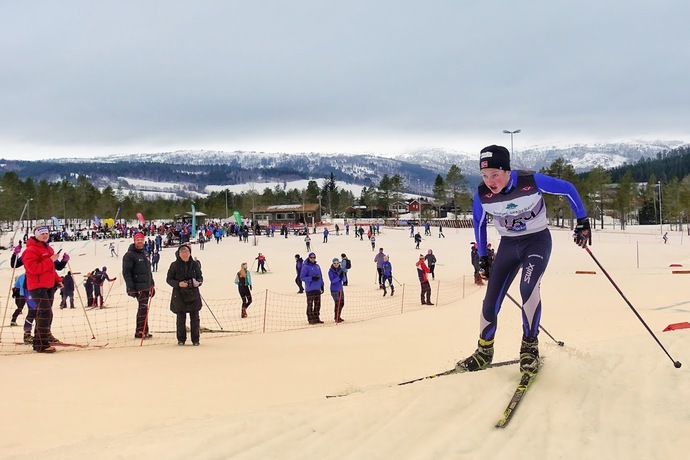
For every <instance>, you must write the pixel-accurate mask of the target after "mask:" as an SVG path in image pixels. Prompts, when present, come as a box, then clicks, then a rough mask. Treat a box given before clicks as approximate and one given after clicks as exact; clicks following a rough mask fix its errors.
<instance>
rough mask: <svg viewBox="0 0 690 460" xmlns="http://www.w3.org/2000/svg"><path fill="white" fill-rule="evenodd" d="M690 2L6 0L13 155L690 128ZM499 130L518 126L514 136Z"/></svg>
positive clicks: (442, 141) (550, 138)
mask: <svg viewBox="0 0 690 460" xmlns="http://www.w3.org/2000/svg"><path fill="white" fill-rule="evenodd" d="M689 13H690V3H688V2H684V1H680V0H678V1H672V0H659V1H656V2H646V1H630V0H628V1H625V2H623V1H622V0H611V1H608V2H598V1H589V0H588V1H583V2H569V3H566V2H553V1H541V0H537V1H533V2H523V3H515V2H510V1H507V0H503V1H500V0H499V1H491V2H457V1H450V0H449V1H428V2H413V1H401V0H397V1H393V0H379V1H373V2H372V1H351V2H329V1H302V2H284V1H277V0H276V1H259V2H244V1H202V2H182V1H178V2H169V1H147V2H141V1H122V2H111V3H101V2H91V1H69V0H67V1H63V2H52V1H33V2H3V3H2V4H1V5H0V61H1V62H2V63H3V72H2V74H0V126H1V128H0V157H3V156H4V157H8V158H9V157H18V156H20V155H23V154H29V155H34V156H36V155H39V154H40V155H43V156H45V155H49V156H50V155H51V154H54V155H60V156H62V155H67V154H69V153H73V154H75V155H77V154H86V153H90V152H91V153H93V152H95V153H98V154H105V153H126V152H129V151H131V149H151V150H161V149H165V148H209V149H230V150H233V149H236V148H250V149H257V150H261V149H263V150H281V151H291V150H298V151H302V150H314V149H322V150H330V151H338V150H340V151H345V150H353V149H356V150H370V151H375V150H383V151H385V150H388V151H393V150H401V149H405V148H414V147H418V146H423V145H431V144H433V145H436V146H441V147H446V148H455V149H460V150H472V149H475V148H477V146H478V145H484V144H486V143H491V142H502V141H505V135H502V134H501V131H502V130H503V129H517V128H521V129H522V130H523V134H521V142H523V143H524V144H539V143H544V142H554V141H561V142H587V141H591V140H606V139H620V138H626V137H627V138H633V137H635V138H642V137H650V138H663V137H669V136H670V137H674V138H676V139H678V138H687V139H690V133H689V132H688V131H690V128H688V125H687V120H688V119H690V117H688V107H690V94H689V90H688V85H687V82H688V81H690V71H689V66H690V56H689V54H690V51H689V50H690V43H689V42H690V34H687V33H686V32H685V28H686V24H685V21H686V18H687V17H690V14H689ZM501 136H504V137H503V138H502V137H501Z"/></svg>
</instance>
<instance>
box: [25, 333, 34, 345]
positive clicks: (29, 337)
mask: <svg viewBox="0 0 690 460" xmlns="http://www.w3.org/2000/svg"><path fill="white" fill-rule="evenodd" d="M24 343H34V338H33V336H32V335H31V332H25V333H24Z"/></svg>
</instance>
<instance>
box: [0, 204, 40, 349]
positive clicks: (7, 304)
mask: <svg viewBox="0 0 690 460" xmlns="http://www.w3.org/2000/svg"><path fill="white" fill-rule="evenodd" d="M31 200H33V198H29V199H28V200H26V203H25V204H24V209H22V215H21V217H20V218H19V223H21V221H22V219H24V212H25V211H26V207H27V206H28V205H29V201H31ZM18 230H19V225H17V228H16V229H15V230H14V234H13V235H12V238H11V239H10V245H13V244H14V238H15V237H16V236H17V231H18ZM17 259H19V254H17V257H16V258H15V261H14V264H12V277H11V278H10V288H9V290H8V291H7V292H8V293H9V292H12V283H14V272H15V270H16V269H17ZM10 297H11V296H10V295H8V296H7V301H6V302H5V311H4V313H3V314H2V323H1V324H0V342H2V331H3V330H4V329H5V320H6V319H7V308H8V307H9V305H10Z"/></svg>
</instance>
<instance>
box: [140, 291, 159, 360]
mask: <svg viewBox="0 0 690 460" xmlns="http://www.w3.org/2000/svg"><path fill="white" fill-rule="evenodd" d="M154 289H155V288H154V287H153V286H151V287H150V288H149V290H148V292H149V298H148V299H147V302H146V316H145V317H144V327H143V328H141V342H140V343H139V346H140V347H141V346H143V345H144V339H146V327H147V326H148V325H149V311H151V299H153V296H152V295H151V293H152V292H153V290H154ZM139 292H145V291H139ZM139 292H137V302H138V301H139Z"/></svg>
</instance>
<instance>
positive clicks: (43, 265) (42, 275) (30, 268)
mask: <svg viewBox="0 0 690 460" xmlns="http://www.w3.org/2000/svg"><path fill="white" fill-rule="evenodd" d="M49 239H50V230H49V229H48V227H46V226H45V225H41V226H38V227H36V228H34V230H33V236H31V237H29V239H27V240H26V249H24V252H23V253H22V256H21V262H22V264H23V265H24V270H25V271H26V289H27V290H28V291H29V295H30V297H31V298H32V299H34V301H35V303H36V329H35V334H34V337H33V349H34V351H37V352H39V353H55V351H56V349H55V347H54V346H52V344H53V343H60V341H59V340H58V339H56V338H55V337H54V336H53V333H52V332H51V326H52V323H53V301H54V300H55V292H56V291H57V289H58V288H60V289H62V288H63V284H62V278H61V277H60V276H59V275H58V273H57V270H62V269H63V268H64V266H65V265H66V264H67V262H68V261H69V256H68V255H67V253H65V254H64V255H63V257H62V261H63V262H64V263H62V264H61V266H59V268H58V260H59V259H60V252H59V251H58V252H55V251H54V250H53V248H52V247H51V246H50V244H49V243H48V240H49ZM18 263H19V261H17V264H18Z"/></svg>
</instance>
